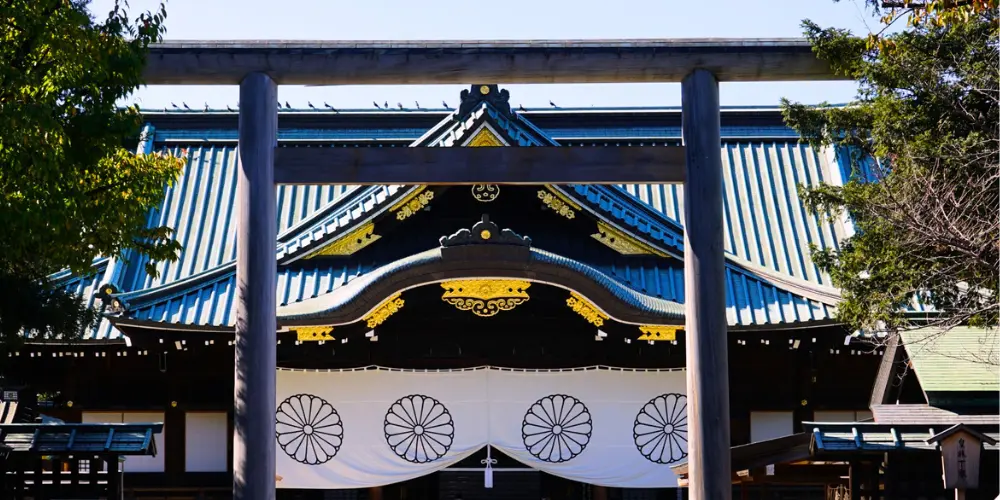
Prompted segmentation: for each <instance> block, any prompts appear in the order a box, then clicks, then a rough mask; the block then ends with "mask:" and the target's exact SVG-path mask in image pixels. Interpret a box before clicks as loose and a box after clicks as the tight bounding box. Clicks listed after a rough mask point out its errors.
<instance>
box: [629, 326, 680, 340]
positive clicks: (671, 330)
mask: <svg viewBox="0 0 1000 500" xmlns="http://www.w3.org/2000/svg"><path fill="white" fill-rule="evenodd" d="M683 329H684V327H683V326H670V325H642V326H640V327H639V331H640V332H641V333H642V335H640V336H639V339H638V340H648V341H650V342H664V341H673V340H677V332H678V331H680V330H683Z"/></svg>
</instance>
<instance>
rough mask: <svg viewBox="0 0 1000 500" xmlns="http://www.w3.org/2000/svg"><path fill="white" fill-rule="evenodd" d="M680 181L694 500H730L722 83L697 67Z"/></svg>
mask: <svg viewBox="0 0 1000 500" xmlns="http://www.w3.org/2000/svg"><path fill="white" fill-rule="evenodd" d="M681 120H682V123H681V129H682V135H683V138H684V148H685V149H684V151H685V156H686V161H687V171H686V173H685V178H684V218H685V222H684V283H685V284H684V297H685V299H684V302H685V307H684V314H685V328H684V330H685V339H686V343H687V348H686V350H687V398H688V474H689V475H688V477H689V486H688V488H689V498H690V499H691V500H729V499H731V498H732V494H733V488H732V474H731V469H732V463H731V461H730V452H729V446H730V442H729V441H730V439H729V356H728V354H727V352H726V347H727V346H726V326H727V324H726V286H725V271H726V268H725V257H724V255H723V250H724V247H723V232H722V224H723V221H722V155H721V153H720V151H721V148H722V139H721V130H720V117H719V82H718V80H717V79H716V77H715V75H713V74H712V73H710V72H709V71H706V70H701V69H698V70H695V71H693V72H692V73H691V74H689V75H688V76H687V77H685V78H684V80H683V82H681Z"/></svg>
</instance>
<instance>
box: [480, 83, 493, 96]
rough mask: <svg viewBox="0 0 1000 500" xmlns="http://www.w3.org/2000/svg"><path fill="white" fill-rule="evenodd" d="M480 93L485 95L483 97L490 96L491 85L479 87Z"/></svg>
mask: <svg viewBox="0 0 1000 500" xmlns="http://www.w3.org/2000/svg"><path fill="white" fill-rule="evenodd" d="M479 93H480V94H483V95H486V94H489V93H490V86H489V85H483V86H482V87H479Z"/></svg>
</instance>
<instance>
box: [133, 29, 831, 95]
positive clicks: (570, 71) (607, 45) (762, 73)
mask: <svg viewBox="0 0 1000 500" xmlns="http://www.w3.org/2000/svg"><path fill="white" fill-rule="evenodd" d="M697 68H702V69H706V70H708V71H711V72H712V73H714V74H715V75H716V76H717V78H718V79H719V80H722V81H735V82H747V81H790V80H794V81H799V80H837V79H840V80H844V79H846V78H844V77H840V76H837V75H834V74H833V73H832V71H830V67H829V65H828V64H827V63H826V62H823V61H821V60H819V59H817V58H816V56H815V54H813V52H812V48H811V46H810V44H809V42H808V41H807V40H805V39H801V38H772V39H764V38H744V39H740V38H736V39H733V38H702V39H698V38H688V39H638V40H637V39H631V40H629V39H625V40H509V41H488V40H487V41H484V40H456V41H420V40H416V41H369V42H364V41H331V40H320V41H294V42H291V41H281V40H260V41H246V40H228V41H226V40H215V41H200V40H198V41H180V40H178V41H167V42H163V43H159V44H153V45H152V46H151V47H150V54H149V57H148V58H147V64H146V68H145V70H144V72H143V79H144V80H145V83H147V84H149V85H236V84H238V83H239V82H240V81H242V79H243V76H244V75H247V74H249V73H252V72H264V73H266V74H268V75H270V76H271V78H273V79H274V80H275V81H276V82H277V83H279V84H282V85H401V84H470V83H476V82H483V83H505V84H512V83H640V82H679V81H681V80H682V79H683V78H684V76H685V75H687V74H689V73H691V71H693V70H694V69H697Z"/></svg>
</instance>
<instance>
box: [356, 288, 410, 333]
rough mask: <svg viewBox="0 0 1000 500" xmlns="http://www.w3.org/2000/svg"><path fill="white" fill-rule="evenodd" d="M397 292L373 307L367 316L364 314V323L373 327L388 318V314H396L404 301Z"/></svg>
mask: <svg viewBox="0 0 1000 500" xmlns="http://www.w3.org/2000/svg"><path fill="white" fill-rule="evenodd" d="M399 295H400V294H399V293H396V294H395V295H393V296H392V297H389V298H388V299H386V300H385V301H384V302H382V304H381V305H379V306H378V307H376V308H375V310H374V311H372V312H371V314H369V315H368V316H365V324H367V325H368V328H375V327H376V326H378V325H381V324H382V323H384V322H385V320H387V319H389V316H392V315H393V314H396V313H397V312H399V310H400V309H402V308H403V305H404V304H405V301H403V299H402V298H400V296H399Z"/></svg>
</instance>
